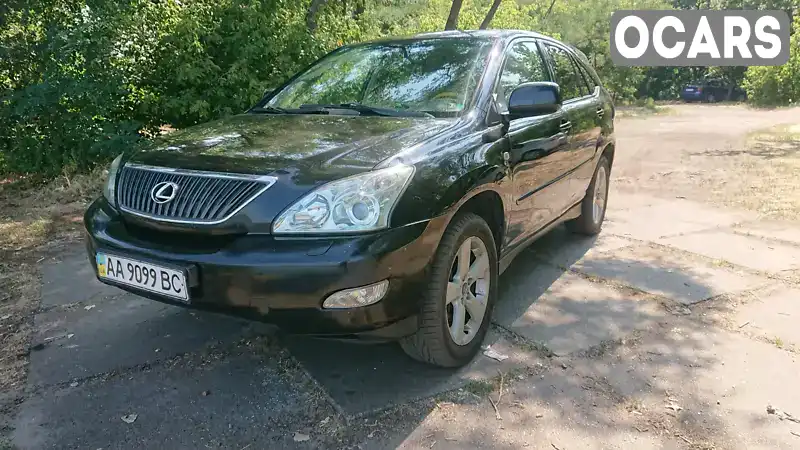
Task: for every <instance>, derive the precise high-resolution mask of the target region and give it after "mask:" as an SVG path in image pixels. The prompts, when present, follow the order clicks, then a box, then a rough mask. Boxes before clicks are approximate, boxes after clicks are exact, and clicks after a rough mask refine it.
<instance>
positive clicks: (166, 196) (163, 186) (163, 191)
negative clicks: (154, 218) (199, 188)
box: [150, 181, 178, 205]
mask: <svg viewBox="0 0 800 450" xmlns="http://www.w3.org/2000/svg"><path fill="white" fill-rule="evenodd" d="M177 194H178V185H177V184H175V183H173V182H171V181H162V182H161V183H158V184H157V185H155V186H153V189H152V190H151V191H150V198H151V199H152V200H153V201H154V202H156V203H158V204H159V205H160V204H162V203H167V202H169V201H172V199H174V198H175V196H176V195H177Z"/></svg>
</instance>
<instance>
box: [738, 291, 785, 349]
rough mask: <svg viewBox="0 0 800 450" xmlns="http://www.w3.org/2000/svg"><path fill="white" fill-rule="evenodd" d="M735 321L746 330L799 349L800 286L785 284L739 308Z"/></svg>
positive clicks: (775, 342)
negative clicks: (798, 287)
mask: <svg viewBox="0 0 800 450" xmlns="http://www.w3.org/2000/svg"><path fill="white" fill-rule="evenodd" d="M734 321H735V323H736V324H739V325H738V326H739V327H740V329H741V330H742V331H743V332H745V333H748V334H753V335H756V336H760V337H762V338H764V339H767V340H770V341H772V342H773V343H774V344H775V345H779V346H781V347H782V346H793V347H795V348H797V349H798V350H800V289H794V288H787V287H783V288H779V289H776V290H774V291H772V292H770V293H769V294H767V295H766V296H764V297H761V298H756V299H753V300H751V301H749V302H748V303H746V304H744V305H742V306H740V307H739V308H738V309H737V311H736V314H735V316H734Z"/></svg>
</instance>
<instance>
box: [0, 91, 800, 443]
mask: <svg viewBox="0 0 800 450" xmlns="http://www.w3.org/2000/svg"><path fill="white" fill-rule="evenodd" d="M617 135H618V145H617V153H616V158H615V162H614V168H613V171H612V175H613V180H612V193H611V196H610V203H609V211H608V216H607V223H606V225H605V227H604V230H603V233H601V235H600V236H599V238H596V239H588V240H587V239H577V238H575V237H574V236H570V235H568V234H567V233H566V232H565V231H564V230H560V229H559V230H555V231H554V232H553V233H551V234H550V235H549V236H548V237H546V238H545V239H543V240H542V241H540V242H538V243H537V244H535V245H534V246H533V247H532V248H531V249H530V250H528V251H526V252H525V253H524V254H523V255H522V256H521V257H520V258H518V260H517V261H515V262H514V264H512V266H511V267H510V268H509V270H508V271H507V272H506V273H505V274H504V275H503V276H502V277H501V289H500V292H501V298H500V300H499V301H498V305H497V309H496V311H495V315H494V325H493V329H492V332H491V333H490V337H489V339H488V341H487V344H490V345H491V348H492V349H494V350H495V351H496V352H497V353H499V354H500V355H502V356H505V357H506V358H502V357H501V358H500V359H503V361H497V360H496V359H493V358H490V357H487V356H485V355H481V356H479V357H478V358H477V359H476V361H475V362H474V363H473V364H472V365H471V366H469V367H467V368H465V369H462V370H459V371H442V370H437V369H431V368H427V367H424V366H419V365H416V364H415V363H411V362H409V361H408V360H406V359H405V357H403V356H402V355H401V354H399V352H398V351H397V349H396V348H395V347H393V346H353V345H345V344H340V343H330V342H320V341H310V340H304V339H295V338H291V337H286V336H282V335H280V334H275V333H274V330H273V329H271V328H269V327H262V326H260V325H257V324H245V323H242V322H240V321H235V320H231V319H228V318H222V317H219V316H215V315H211V314H201V313H193V312H192V313H189V312H186V311H184V310H180V309H177V308H172V307H167V306H164V305H156V304H155V303H154V302H149V301H146V300H142V299H138V298H136V297H135V296H131V295H129V294H122V293H121V292H120V291H117V290H114V289H113V288H108V287H105V286H102V285H99V283H96V282H95V281H94V280H93V279H92V277H91V272H90V268H87V267H85V266H86V262H85V256H84V255H83V254H82V248H81V244H80V239H79V238H80V220H81V213H82V209H83V208H84V207H85V205H86V202H87V201H88V199H90V198H91V197H92V196H93V195H94V193H95V192H97V187H98V181H99V180H100V179H101V178H102V174H100V173H97V174H94V175H92V176H90V177H79V178H76V179H70V180H67V179H61V180H57V181H55V182H53V183H52V184H51V185H50V186H48V187H47V188H46V189H36V190H30V189H20V188H18V187H16V186H15V185H14V184H5V185H1V186H0V252H2V255H0V256H2V258H0V342H2V347H0V449H5V448H6V447H7V448H100V447H102V448H131V447H137V448H150V447H153V448H203V447H206V448H270V447H280V448H395V447H400V448H509V449H510V448H536V449H539V448H541V449H556V450H566V449H578V448H580V449H583V448H602V449H605V448H635V449H643V448H676V449H682V448H689V449H728V448H730V449H739V448H748V449H750V448H765V449H766V448H769V449H775V448H787V449H789V448H800V406H798V405H800V385H797V377H798V374H800V361H798V352H800V332H798V331H796V330H797V329H798V328H797V327H796V323H797V320H798V319H797V318H798V317H800V181H798V179H797V173H800V171H798V169H799V168H800V109H797V108H796V109H779V110H755V109H750V108H747V107H744V106H733V105H670V106H669V107H668V110H664V111H661V112H660V113H659V114H644V113H640V112H634V113H631V114H627V113H625V114H622V115H621V117H620V118H619V119H618V121H617Z"/></svg>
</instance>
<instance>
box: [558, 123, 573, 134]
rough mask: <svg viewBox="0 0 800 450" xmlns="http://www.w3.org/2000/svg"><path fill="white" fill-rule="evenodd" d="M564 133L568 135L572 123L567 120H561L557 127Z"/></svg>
mask: <svg viewBox="0 0 800 450" xmlns="http://www.w3.org/2000/svg"><path fill="white" fill-rule="evenodd" d="M558 128H560V129H561V131H563V132H564V133H569V130H570V129H571V128H572V122H570V121H569V120H562V121H561V125H559V126H558Z"/></svg>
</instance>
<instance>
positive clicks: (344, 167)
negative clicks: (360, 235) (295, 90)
mask: <svg viewBox="0 0 800 450" xmlns="http://www.w3.org/2000/svg"><path fill="white" fill-rule="evenodd" d="M452 123H453V119H433V118H416V117H375V116H340V115H307V114H303V115H300V114H242V115H237V116H232V117H228V118H225V119H221V120H216V121H212V122H208V123H205V124H201V125H196V126H193V127H189V128H186V129H184V130H180V131H175V132H172V133H169V134H167V135H165V136H162V137H160V138H158V139H156V140H154V141H153V142H152V143H151V144H150V145H149V146H148V147H146V148H145V149H143V150H141V151H139V152H137V153H136V154H134V155H133V156H132V157H131V159H130V161H131V162H135V163H140V164H148V165H155V166H165V167H174V168H183V169H193V170H210V171H217V172H233V173H250V174H262V175H269V174H272V173H275V174H277V175H280V174H285V175H292V176H293V177H300V178H305V179H306V183H308V184H317V183H319V182H325V181H329V180H331V179H335V178H338V177H341V176H344V175H348V174H353V173H358V172H362V171H366V170H370V169H371V168H373V167H374V166H375V165H376V164H378V163H379V162H381V161H383V160H385V159H387V158H390V157H391V156H393V155H395V154H397V153H398V152H400V151H401V150H403V149H405V148H408V147H410V146H413V145H415V144H417V143H419V142H421V141H423V140H425V139H427V138H428V137H430V136H431V135H433V134H434V133H436V132H437V131H439V130H441V129H443V128H445V127H447V126H448V125H450V124H452ZM306 183H303V184H306Z"/></svg>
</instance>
